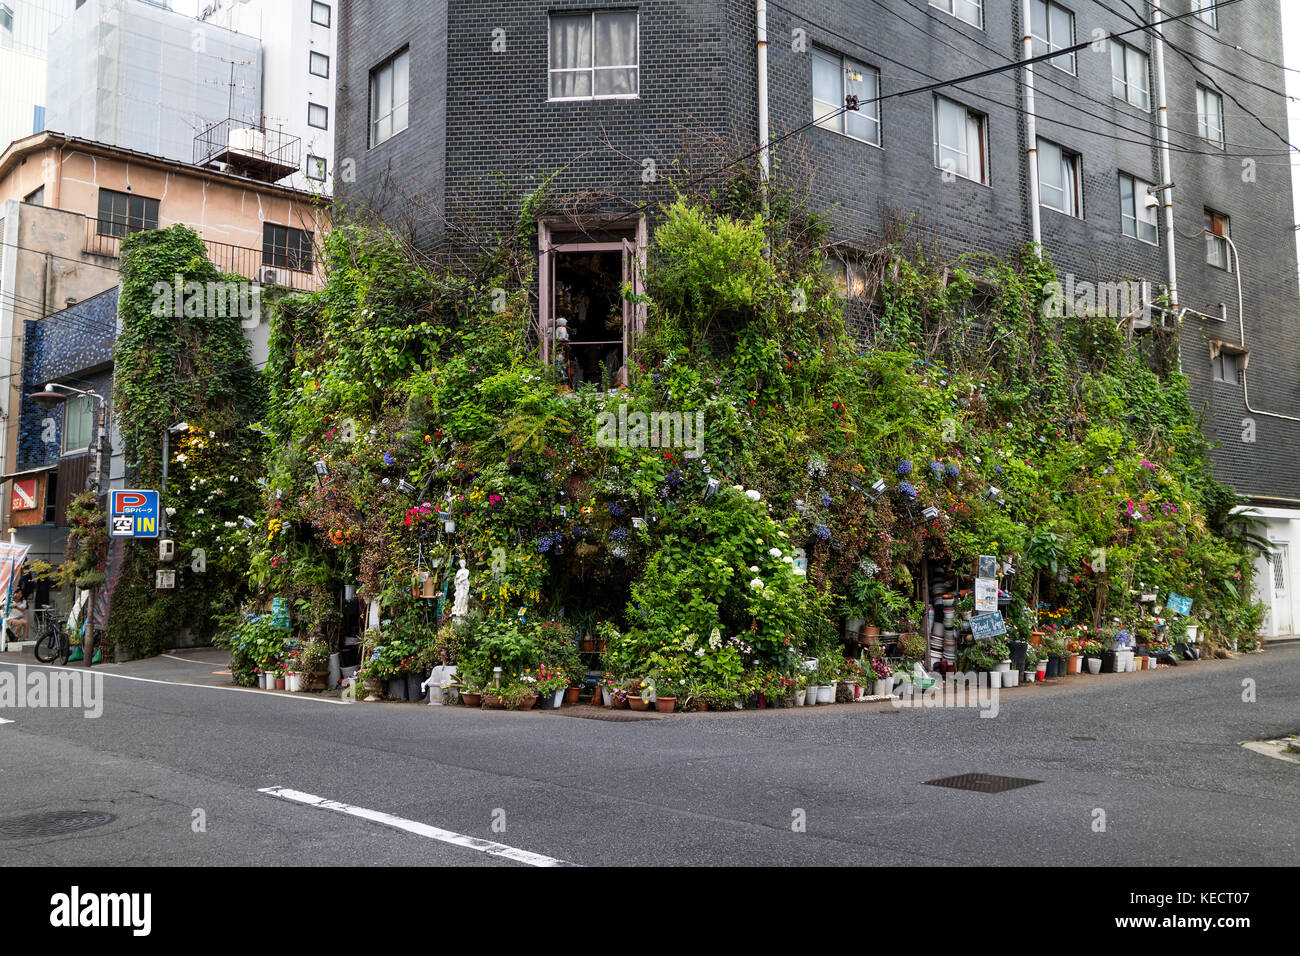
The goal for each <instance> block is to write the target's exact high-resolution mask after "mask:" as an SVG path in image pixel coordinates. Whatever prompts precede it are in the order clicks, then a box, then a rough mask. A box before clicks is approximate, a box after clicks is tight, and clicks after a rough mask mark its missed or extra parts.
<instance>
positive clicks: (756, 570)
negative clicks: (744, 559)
mask: <svg viewBox="0 0 1300 956" xmlns="http://www.w3.org/2000/svg"><path fill="white" fill-rule="evenodd" d="M749 570H751V571H753V572H754V573H755V574H757V573H758V565H757V564H751V565H750V566H749Z"/></svg>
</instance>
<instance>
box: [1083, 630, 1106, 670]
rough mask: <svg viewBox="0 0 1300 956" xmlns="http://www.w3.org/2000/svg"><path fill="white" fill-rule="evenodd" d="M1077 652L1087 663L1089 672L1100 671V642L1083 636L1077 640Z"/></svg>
mask: <svg viewBox="0 0 1300 956" xmlns="http://www.w3.org/2000/svg"><path fill="white" fill-rule="evenodd" d="M1079 653H1080V655H1082V657H1083V659H1084V661H1085V662H1086V663H1087V665H1088V673H1089V674H1100V673H1101V655H1102V645H1101V642H1100V641H1098V640H1096V639H1095V638H1091V637H1089V638H1085V639H1084V640H1082V641H1080V642H1079Z"/></svg>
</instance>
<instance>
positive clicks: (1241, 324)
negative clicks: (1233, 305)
mask: <svg viewBox="0 0 1300 956" xmlns="http://www.w3.org/2000/svg"><path fill="white" fill-rule="evenodd" d="M1201 233H1202V234H1204V233H1205V230H1204V229H1202V230H1201ZM1223 238H1224V239H1226V240H1227V241H1228V245H1229V246H1230V247H1231V248H1232V271H1233V272H1235V273H1236V274H1237V329H1238V334H1239V335H1240V336H1241V347H1242V348H1243V349H1244V348H1245V347H1246V312H1245V308H1244V307H1243V305H1242V294H1241V256H1239V255H1237V244H1236V243H1235V242H1233V241H1232V237H1231V236H1224V237H1223ZM1241 397H1242V400H1243V401H1244V402H1245V403H1246V411H1248V412H1250V413H1251V414H1252V415H1264V416H1266V417H1268V418H1280V419H1282V420H1283V421H1288V422H1300V418H1297V417H1295V416H1294V415H1283V414H1281V413H1280V412H1263V411H1260V410H1259V409H1257V408H1251V407H1250V389H1249V387H1247V385H1246V369H1245V368H1243V369H1242V370H1241Z"/></svg>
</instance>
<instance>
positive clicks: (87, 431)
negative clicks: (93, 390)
mask: <svg viewBox="0 0 1300 956" xmlns="http://www.w3.org/2000/svg"><path fill="white" fill-rule="evenodd" d="M74 409H76V413H77V416H78V421H79V422H81V423H82V424H81V425H79V427H78V432H84V437H85V440H84V441H81V442H79V443H78V444H76V445H70V444H69V439H70V438H71V437H72V435H73V429H72V428H71V427H70V426H71V422H72V416H73V412H74ZM94 436H95V401H94V399H93V398H91V397H90V396H89V395H72V396H70V397H69V398H68V399H67V401H65V402H64V403H63V434H62V435H61V436H60V438H61V439H62V442H61V443H60V444H61V447H60V451H59V456H60V457H62V458H66V457H67V456H68V455H76V454H79V453H82V452H88V451H89V450H90V444H91V442H93V441H94V440H95V438H94Z"/></svg>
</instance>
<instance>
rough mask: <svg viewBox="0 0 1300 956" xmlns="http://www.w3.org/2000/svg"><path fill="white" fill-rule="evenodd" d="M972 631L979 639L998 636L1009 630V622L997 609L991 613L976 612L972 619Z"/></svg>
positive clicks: (976, 638)
mask: <svg viewBox="0 0 1300 956" xmlns="http://www.w3.org/2000/svg"><path fill="white" fill-rule="evenodd" d="M970 632H971V635H972V636H973V637H974V638H975V640H977V641H982V640H984V639H985V638H989V637H998V636H999V635H1002V634H1005V633H1006V632H1007V622H1006V621H1004V620H1003V619H1002V615H1001V614H999V613H998V612H997V611H994V612H992V613H991V614H976V615H975V616H973V617H972V618H971V619H970Z"/></svg>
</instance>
